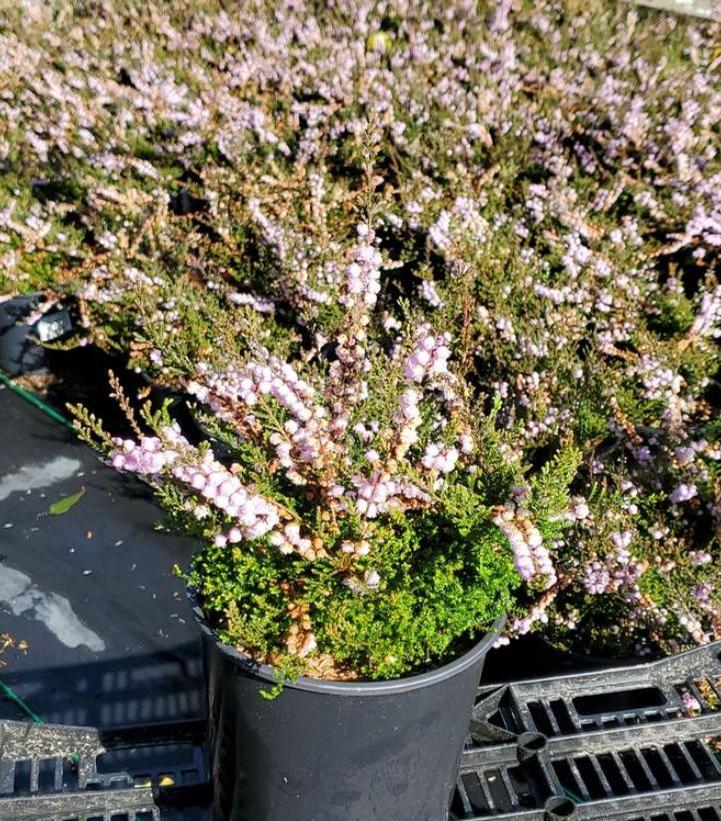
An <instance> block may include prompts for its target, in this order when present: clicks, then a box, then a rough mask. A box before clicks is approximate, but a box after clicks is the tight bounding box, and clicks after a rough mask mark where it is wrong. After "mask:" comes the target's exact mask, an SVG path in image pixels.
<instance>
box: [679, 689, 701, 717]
mask: <svg viewBox="0 0 721 821" xmlns="http://www.w3.org/2000/svg"><path fill="white" fill-rule="evenodd" d="M681 704H682V705H683V709H684V711H685V712H687V713H700V712H701V704H700V703H699V700H698V699H697V698H696V696H694V695H693V693H690V692H689V691H688V690H684V691H683V693H682V694H681Z"/></svg>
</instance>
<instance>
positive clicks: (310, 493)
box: [74, 224, 577, 678]
mask: <svg viewBox="0 0 721 821" xmlns="http://www.w3.org/2000/svg"><path fill="white" fill-rule="evenodd" d="M358 232H359V239H358V243H357V244H356V245H355V247H354V248H353V251H352V254H351V255H350V258H349V259H348V261H347V263H346V265H345V267H344V269H343V270H342V272H340V276H341V277H342V280H343V281H342V283H341V284H339V286H338V291H339V294H340V296H339V301H340V304H341V305H342V307H343V312H342V321H341V323H340V326H339V328H338V332H337V334H336V336H335V337H334V339H332V340H331V341H330V342H329V343H326V344H325V345H324V346H323V347H322V348H320V349H315V350H314V349H312V348H311V349H310V350H307V351H305V353H304V356H303V357H296V358H294V359H293V360H291V361H286V360H283V359H280V358H279V357H277V356H276V355H274V354H272V353H271V352H270V351H269V350H268V349H267V348H265V347H262V346H259V345H256V346H254V350H253V356H252V358H251V359H246V360H241V361H238V362H237V363H229V362H226V365H225V367H224V368H223V369H222V370H217V369H215V368H213V367H211V366H209V365H208V364H206V363H199V364H198V365H197V366H196V377H195V379H194V380H193V381H191V382H190V383H189V385H188V389H189V391H190V392H191V393H192V394H193V395H194V396H196V397H197V399H198V401H199V402H200V403H202V405H203V406H204V407H205V408H207V409H208V411H209V412H210V413H211V415H210V416H208V418H207V419H206V425H207V426H208V429H209V431H212V432H213V433H214V439H215V441H216V442H218V443H222V445H223V446H224V455H225V458H224V460H223V461H220V460H219V458H218V457H217V456H216V454H215V452H214V450H213V444H212V442H211V441H208V440H205V441H201V442H200V443H199V444H198V445H195V444H192V443H191V442H190V441H189V440H188V439H187V438H186V437H185V436H184V435H183V434H182V433H181V431H180V429H179V427H178V426H177V424H175V423H174V422H173V421H172V419H171V417H170V415H169V414H168V409H167V407H166V408H164V409H161V410H160V411H158V412H155V413H154V412H153V411H152V409H151V408H150V407H149V406H148V405H146V406H145V408H144V410H143V412H142V419H141V420H140V422H142V423H144V424H145V425H146V426H147V430H146V431H144V430H143V429H141V427H140V424H139V420H137V419H136V417H135V414H134V413H133V411H132V408H131V406H130V404H129V402H128V400H127V399H126V398H125V396H124V395H123V393H122V390H121V388H120V385H119V383H118V382H117V381H114V383H113V388H114V390H115V392H116V395H117V397H118V399H119V401H120V403H121V405H122V406H123V407H124V409H125V410H126V412H127V414H128V421H129V423H130V424H131V426H132V427H133V430H134V431H135V434H136V436H135V438H132V439H125V440H123V439H118V438H113V437H110V436H109V435H108V434H106V433H105V432H104V431H103V429H102V426H101V425H100V423H98V422H97V420H95V419H94V418H93V417H92V415H91V414H89V413H88V412H87V411H86V410H85V409H83V408H75V409H74V411H75V414H76V417H77V422H76V426H77V428H78V430H79V431H80V432H81V434H82V435H83V436H84V438H86V439H87V440H88V441H90V442H92V443H93V444H95V445H96V446H100V447H101V448H102V449H104V450H105V451H106V453H107V457H108V461H109V463H110V464H111V465H113V466H114V467H116V468H118V469H119V470H128V471H133V472H135V473H137V474H139V475H141V476H144V477H146V478H147V479H148V480H149V481H151V482H152V483H153V484H154V485H155V486H156V488H157V490H158V493H159V495H160V497H161V498H162V500H163V502H164V504H165V506H166V508H167V509H168V510H169V511H170V513H171V514H172V515H173V516H174V517H175V519H176V523H177V524H178V525H180V526H181V527H182V528H183V529H184V530H186V531H189V532H191V533H195V534H197V535H198V536H199V537H201V539H202V540H203V541H204V542H205V543H206V544H207V546H206V547H205V548H204V549H203V550H202V551H200V552H199V553H198V555H197V557H196V560H195V563H194V566H193V568H192V570H191V572H190V574H189V577H188V581H189V583H190V584H191V585H192V587H193V588H195V590H196V591H197V593H198V596H199V599H200V602H201V604H202V606H203V608H204V611H205V613H206V615H207V616H208V617H209V619H210V620H211V623H212V624H214V625H215V626H217V627H218V628H219V631H220V635H221V636H222V638H224V639H225V640H226V641H227V642H229V643H231V644H232V645H234V646H236V647H239V648H241V649H242V650H243V651H245V652H246V653H248V654H249V655H250V656H252V657H253V658H255V659H257V660H263V661H267V662H271V663H274V664H276V665H278V666H279V668H280V669H282V670H284V671H285V672H286V673H288V672H290V673H292V674H296V673H298V672H306V673H310V674H313V675H316V676H321V677H329V678H353V677H357V676H363V677H367V678H390V677H395V676H398V675H401V674H403V673H407V672H409V671H413V670H417V669H423V667H424V666H425V665H428V664H430V663H439V662H442V661H443V660H445V659H448V658H452V657H453V655H455V654H457V653H458V652H460V651H461V650H462V649H463V647H464V642H467V641H468V639H469V638H470V637H473V636H477V635H478V634H479V632H482V631H484V630H487V629H490V628H491V627H492V625H493V622H494V621H495V620H496V619H497V618H499V617H500V616H502V615H504V614H505V613H506V612H508V611H509V610H511V609H513V607H514V605H513V599H512V594H513V593H514V592H515V590H516V588H517V587H518V586H519V576H520V577H521V578H522V579H523V580H524V581H525V582H526V584H527V585H528V589H529V591H533V590H547V589H549V588H550V587H551V586H552V585H553V584H554V583H555V582H556V571H555V569H554V565H553V562H552V560H551V557H550V555H549V552H548V548H547V547H546V541H547V540H553V539H554V538H557V537H558V534H559V533H561V532H562V531H563V529H564V526H565V522H564V519H563V515H562V514H563V512H564V511H565V509H566V507H567V505H568V498H567V493H566V484H567V482H568V479H569V477H570V476H571V475H572V474H573V471H574V470H575V465H576V459H577V454H575V453H574V452H573V451H572V450H568V451H564V452H563V453H561V454H559V455H558V456H556V457H555V458H554V460H553V461H552V462H550V463H549V464H548V465H547V466H546V467H545V469H544V470H542V471H540V472H539V473H538V474H537V475H536V476H534V477H533V478H532V479H531V480H530V482H529V483H523V466H522V464H521V463H520V461H518V460H517V459H516V458H513V457H512V456H511V454H510V452H509V449H508V447H507V445H506V444H505V443H504V441H503V439H502V437H501V436H500V435H499V432H498V430H497V429H496V419H497V409H496V410H495V411H492V412H491V413H490V414H488V415H487V416H479V415H477V414H474V413H472V411H471V406H470V404H471V400H472V392H471V391H470V390H469V388H468V386H467V385H466V384H465V382H464V381H463V380H461V379H460V378H459V377H458V376H457V374H456V373H455V372H454V371H455V369H454V367H453V362H452V351H451V347H450V344H451V337H450V335H449V334H447V333H445V334H443V333H434V332H433V331H432V330H431V329H430V327H429V326H428V325H426V324H420V325H419V326H417V327H416V328H415V331H414V333H413V334H412V335H411V336H410V338H409V339H406V340H404V341H403V342H401V343H399V344H394V345H392V346H391V348H390V350H386V347H385V346H383V345H382V344H379V342H378V341H377V339H375V338H373V337H371V336H369V335H368V333H367V328H368V327H369V325H370V318H371V313H372V310H373V308H374V307H375V304H376V298H377V293H378V289H379V274H380V267H379V266H380V263H381V255H380V253H379V251H378V250H377V248H376V244H375V241H374V236H373V232H372V231H371V230H370V229H369V228H368V227H367V225H364V224H362V225H360V226H359V229H358ZM329 345H330V346H331V350H332V352H331V351H329ZM509 543H510V547H509ZM514 564H515V569H514Z"/></svg>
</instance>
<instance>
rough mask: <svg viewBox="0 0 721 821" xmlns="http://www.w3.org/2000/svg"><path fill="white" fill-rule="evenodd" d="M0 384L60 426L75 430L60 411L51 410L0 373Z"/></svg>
mask: <svg viewBox="0 0 721 821" xmlns="http://www.w3.org/2000/svg"><path fill="white" fill-rule="evenodd" d="M0 382H2V383H3V384H4V385H7V386H8V388H10V390H12V391H15V393H16V394H17V395H18V396H22V398H23V399H25V400H26V401H27V402H30V404H31V405H35V407H36V408H40V410H41V411H44V412H45V413H47V415H48V416H50V417H52V418H53V419H54V420H55V421H56V422H60V424H61V425H65V427H66V428H70V429H71V430H75V429H74V428H73V423H72V422H71V421H70V420H69V419H68V418H67V417H66V416H63V414H62V413H60V411H56V410H55V408H51V407H50V405H47V404H46V403H45V402H43V400H42V399H38V397H37V396H35V394H34V393H30V391H26V390H25V388H21V387H20V385H18V383H17V382H15V381H14V380H13V379H10V377H9V376H8V375H7V374H5V373H3V372H2V371H0Z"/></svg>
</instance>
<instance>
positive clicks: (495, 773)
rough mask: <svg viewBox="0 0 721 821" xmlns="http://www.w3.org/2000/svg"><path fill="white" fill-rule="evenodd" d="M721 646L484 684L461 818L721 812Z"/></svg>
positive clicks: (703, 819)
mask: <svg viewBox="0 0 721 821" xmlns="http://www.w3.org/2000/svg"><path fill="white" fill-rule="evenodd" d="M720 653H721V645H720V644H719V643H715V644H713V645H708V646H707V647H703V648H699V649H696V650H691V651H689V652H686V653H682V654H679V655H677V656H673V657H671V658H668V659H664V660H661V661H658V662H654V663H649V664H641V665H635V666H633V667H624V668H619V669H614V670H604V671H601V672H594V673H583V674H576V675H571V676H565V677H563V678H556V679H537V680H532V681H522V682H517V683H514V684H509V685H505V686H494V687H484V688H481V690H480V691H479V697H478V701H477V704H476V707H475V709H474V714H473V719H472V722H471V739H470V741H469V743H468V745H467V747H466V749H465V751H464V753H463V755H462V757H461V763H460V768H459V776H458V784H457V790H456V794H455V796H454V799H453V804H452V812H451V818H452V819H464V820H467V821H470V819H474V820H475V819H486V818H494V819H516V821H546V820H547V821H554V819H560V818H575V819H614V821H621V819H624V821H721V712H720V711H719V710H720V709H721V663H720V662H719V654H720Z"/></svg>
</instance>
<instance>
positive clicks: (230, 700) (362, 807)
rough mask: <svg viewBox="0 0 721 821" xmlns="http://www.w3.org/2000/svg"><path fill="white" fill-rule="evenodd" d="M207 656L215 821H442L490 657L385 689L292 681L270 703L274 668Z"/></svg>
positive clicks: (215, 650) (210, 644)
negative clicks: (266, 692)
mask: <svg viewBox="0 0 721 821" xmlns="http://www.w3.org/2000/svg"><path fill="white" fill-rule="evenodd" d="M195 612H196V617H197V618H198V620H199V622H200V625H201V628H202V634H203V642H204V645H205V664H206V677H207V684H208V698H209V720H210V750H211V758H212V764H213V788H214V813H215V817H216V818H217V819H222V821H372V820H373V819H383V821H442V819H444V818H446V817H447V814H448V807H449V802H450V799H451V793H452V788H453V785H454V783H455V779H456V769H457V766H458V759H459V756H460V753H461V748H462V746H463V742H464V739H465V738H466V735H467V733H468V725H469V721H470V716H471V708H472V706H473V702H474V698H475V695H476V690H477V687H478V682H479V680H480V677H481V673H482V670H483V663H484V661H485V657H486V653H487V652H488V650H489V649H490V647H491V645H492V644H493V641H494V640H495V638H496V636H497V635H498V631H499V630H500V629H501V627H502V625H503V619H499V621H498V622H497V623H496V625H495V626H494V629H493V630H492V631H491V632H490V633H488V634H487V635H486V636H485V637H484V638H483V639H481V641H479V642H478V643H477V644H476V645H475V646H474V647H473V648H472V649H471V650H470V651H469V652H468V653H466V654H465V655H463V656H461V657H460V658H458V659H456V660H455V661H454V662H452V663H450V664H447V665H445V666H443V667H440V668H438V669H437V670H433V671H431V672H428V673H424V674H422V675H417V676H410V677H408V678H403V679H397V680H393V681H387V682H334V681H321V680H318V679H310V678H303V677H301V678H298V679H297V680H296V681H295V682H293V683H287V684H286V685H285V687H284V688H283V691H282V692H281V693H280V695H278V696H277V697H276V698H275V699H273V700H268V699H266V698H263V697H262V696H261V690H267V689H269V688H270V687H272V686H273V684H274V683H275V681H276V679H275V678H274V675H273V668H272V667H268V666H266V665H263V664H258V663H256V662H253V661H251V660H250V659H249V658H248V657H247V656H243V655H242V654H241V653H238V652H237V651H236V650H234V649H233V648H231V647H228V646H227V645H223V644H221V643H220V642H219V641H218V639H217V637H216V636H215V634H214V633H213V631H212V630H211V629H210V627H209V626H208V624H207V623H206V621H205V619H204V618H203V614H202V611H201V610H200V608H198V607H197V606H196V609H195Z"/></svg>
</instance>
